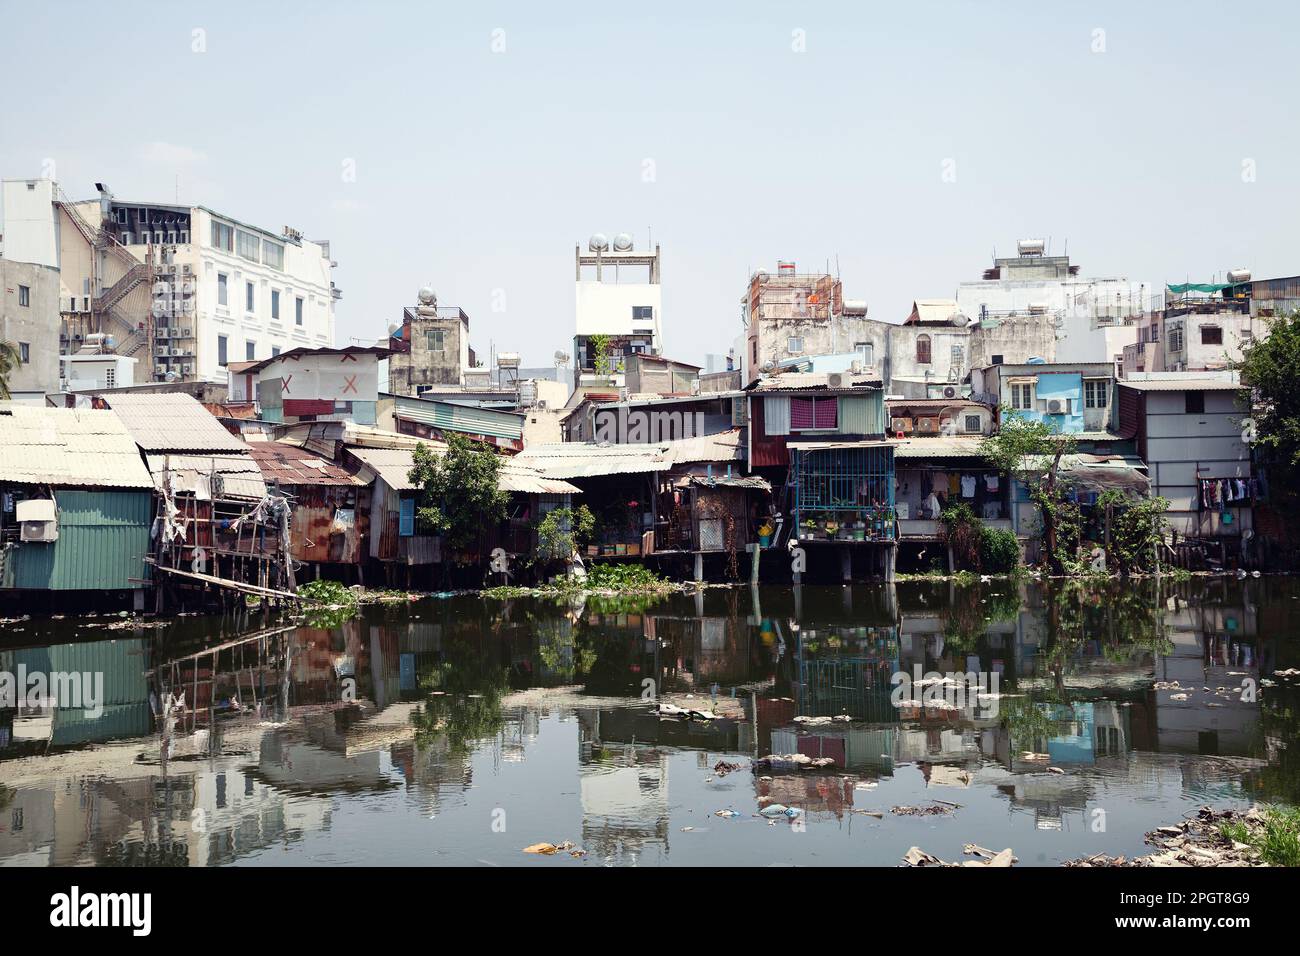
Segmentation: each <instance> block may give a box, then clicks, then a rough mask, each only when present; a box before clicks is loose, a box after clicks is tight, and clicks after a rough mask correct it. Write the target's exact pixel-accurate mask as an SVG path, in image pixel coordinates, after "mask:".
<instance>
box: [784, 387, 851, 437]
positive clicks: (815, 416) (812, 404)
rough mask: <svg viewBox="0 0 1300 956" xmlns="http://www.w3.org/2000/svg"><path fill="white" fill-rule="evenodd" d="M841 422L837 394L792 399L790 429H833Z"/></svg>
mask: <svg viewBox="0 0 1300 956" xmlns="http://www.w3.org/2000/svg"><path fill="white" fill-rule="evenodd" d="M838 424H839V399H838V398H836V397H835V396H833V395H832V396H824V397H821V398H802V397H798V398H791V399H790V430H791V431H816V430H818V429H833V428H835V427H836V426H837V425H838Z"/></svg>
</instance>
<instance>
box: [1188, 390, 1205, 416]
mask: <svg viewBox="0 0 1300 956" xmlns="http://www.w3.org/2000/svg"><path fill="white" fill-rule="evenodd" d="M1183 401H1184V408H1183V410H1184V411H1185V412H1186V413H1187V414H1188V415H1204V414H1205V393H1204V392H1183Z"/></svg>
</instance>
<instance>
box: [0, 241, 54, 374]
mask: <svg viewBox="0 0 1300 956" xmlns="http://www.w3.org/2000/svg"><path fill="white" fill-rule="evenodd" d="M20 287H21V288H25V289H27V290H28V291H27V293H26V295H27V305H20V304H19V303H20V301H21V289H20ZM59 322H60V318H59V271H58V269H55V268H52V267H50V266H43V265H36V264H35V263H28V262H11V261H9V260H7V259H0V340H3V341H5V342H11V343H13V345H14V346H15V347H16V348H21V346H22V345H26V347H27V357H28V361H27V362H26V363H24V364H22V365H20V366H18V367H17V368H15V369H14V370H13V372H11V373H10V375H9V391H10V392H11V393H12V394H13V395H14V396H15V397H19V396H20V395H27V396H37V395H43V394H44V393H46V392H57V391H58V390H59Z"/></svg>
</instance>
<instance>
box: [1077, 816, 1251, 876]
mask: <svg viewBox="0 0 1300 956" xmlns="http://www.w3.org/2000/svg"><path fill="white" fill-rule="evenodd" d="M1234 823H1236V824H1243V825H1244V826H1245V827H1246V828H1247V830H1254V829H1256V828H1259V827H1262V826H1263V823H1264V811H1262V810H1260V809H1259V808H1258V807H1251V808H1250V809H1249V810H1245V811H1241V810H1215V809H1213V808H1211V807H1201V808H1200V810H1198V811H1197V813H1196V816H1195V817H1194V818H1193V819H1190V820H1184V821H1183V822H1182V823H1178V824H1174V825H1171V826H1165V827H1159V828H1157V829H1155V830H1152V831H1151V832H1150V833H1148V834H1147V835H1146V842H1147V843H1149V844H1151V845H1152V846H1154V847H1157V848H1158V850H1157V852H1155V853H1149V854H1147V855H1146V856H1136V857H1123V856H1108V855H1107V854H1105V853H1095V854H1093V855H1092V856H1085V857H1079V858H1077V859H1073V860H1066V861H1065V863H1063V864H1062V865H1063V866H1072V867H1074V866H1078V867H1097V866H1268V864H1267V863H1265V862H1264V861H1263V860H1262V859H1260V852H1259V850H1257V849H1255V848H1254V847H1252V846H1251V845H1250V844H1248V843H1239V842H1237V841H1236V840H1232V839H1230V838H1228V837H1227V836H1225V835H1224V833H1223V827H1224V825H1225V824H1234Z"/></svg>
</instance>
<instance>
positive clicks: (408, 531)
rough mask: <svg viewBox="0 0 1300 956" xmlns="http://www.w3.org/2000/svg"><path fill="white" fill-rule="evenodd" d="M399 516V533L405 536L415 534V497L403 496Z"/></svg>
mask: <svg viewBox="0 0 1300 956" xmlns="http://www.w3.org/2000/svg"><path fill="white" fill-rule="evenodd" d="M397 514H398V517H397V533H398V535H400V536H401V537H403V538H409V537H411V536H413V535H414V534H415V499H414V498H403V499H402V501H401V507H400V510H399V511H398V513H397Z"/></svg>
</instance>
